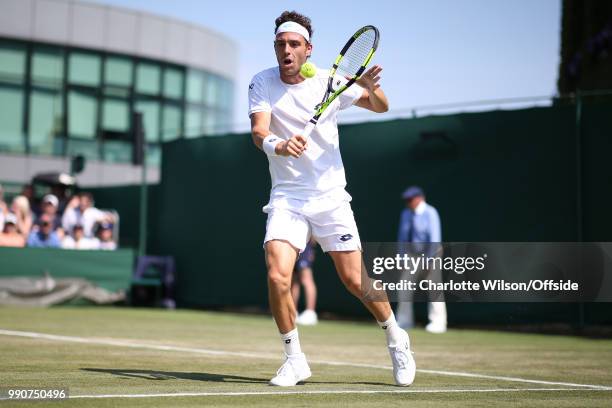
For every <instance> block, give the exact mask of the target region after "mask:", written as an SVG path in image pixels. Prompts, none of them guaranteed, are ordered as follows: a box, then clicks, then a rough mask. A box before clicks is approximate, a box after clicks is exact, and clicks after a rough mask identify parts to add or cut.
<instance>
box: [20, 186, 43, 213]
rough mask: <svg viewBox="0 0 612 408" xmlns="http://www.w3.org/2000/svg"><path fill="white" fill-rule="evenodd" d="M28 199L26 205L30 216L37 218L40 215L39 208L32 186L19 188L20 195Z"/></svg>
mask: <svg viewBox="0 0 612 408" xmlns="http://www.w3.org/2000/svg"><path fill="white" fill-rule="evenodd" d="M20 195H22V196H24V197H25V198H27V199H28V204H29V207H30V211H31V212H32V214H34V215H35V216H37V217H38V215H40V206H39V205H38V201H37V200H36V197H35V194H34V186H33V185H32V184H24V185H23V187H22V188H21V194H20Z"/></svg>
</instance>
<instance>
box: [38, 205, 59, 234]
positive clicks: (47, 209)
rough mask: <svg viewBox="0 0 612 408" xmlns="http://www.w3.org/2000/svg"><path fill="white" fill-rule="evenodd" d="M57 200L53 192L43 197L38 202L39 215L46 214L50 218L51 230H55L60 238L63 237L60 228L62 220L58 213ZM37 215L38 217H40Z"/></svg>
mask: <svg viewBox="0 0 612 408" xmlns="http://www.w3.org/2000/svg"><path fill="white" fill-rule="evenodd" d="M58 205H59V201H58V199H57V197H56V196H54V195H53V194H47V195H46V196H44V197H43V199H42V201H41V203H40V215H42V214H47V215H48V216H49V217H50V218H51V224H52V225H53V231H55V232H56V233H57V235H58V237H59V238H60V239H62V238H64V230H63V229H62V220H61V218H60V216H59V214H58ZM40 215H39V218H40Z"/></svg>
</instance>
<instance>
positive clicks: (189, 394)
mask: <svg viewBox="0 0 612 408" xmlns="http://www.w3.org/2000/svg"><path fill="white" fill-rule="evenodd" d="M540 391H548V392H551V391H610V390H605V389H593V390H591V389H586V388H578V389H576V388H491V389H474V390H470V389H465V390H462V389H457V390H451V389H448V390H444V389H440V390H435V389H432V390H415V389H407V390H308V391H259V392H258V391H246V392H176V393H159V394H99V395H70V396H69V398H70V399H73V398H159V397H236V396H238V397H241V396H247V395H296V394H297V395H325V394H447V393H449V394H457V393H470V392H474V393H487V392H540Z"/></svg>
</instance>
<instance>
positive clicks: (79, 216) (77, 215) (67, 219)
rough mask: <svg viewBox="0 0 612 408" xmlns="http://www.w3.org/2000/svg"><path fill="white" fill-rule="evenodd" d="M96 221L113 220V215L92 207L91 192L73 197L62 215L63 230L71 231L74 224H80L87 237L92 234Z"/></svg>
mask: <svg viewBox="0 0 612 408" xmlns="http://www.w3.org/2000/svg"><path fill="white" fill-rule="evenodd" d="M96 222H110V223H113V222H115V219H114V216H113V215H112V214H108V213H106V212H104V211H101V210H99V209H97V208H96V207H94V201H93V196H92V195H91V193H87V192H83V193H79V194H78V195H77V196H75V197H73V198H72V199H71V200H70V202H69V203H68V205H67V206H66V211H64V216H63V217H62V227H63V228H64V231H72V229H73V228H74V226H75V225H77V224H81V225H82V226H83V232H84V233H85V236H86V237H87V238H92V237H93V235H94V231H93V227H94V225H95V224H96Z"/></svg>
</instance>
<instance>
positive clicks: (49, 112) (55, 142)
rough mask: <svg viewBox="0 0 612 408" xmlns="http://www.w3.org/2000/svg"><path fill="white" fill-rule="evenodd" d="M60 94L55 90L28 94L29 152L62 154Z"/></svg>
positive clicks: (36, 91) (34, 91)
mask: <svg viewBox="0 0 612 408" xmlns="http://www.w3.org/2000/svg"><path fill="white" fill-rule="evenodd" d="M62 117H63V115H62V94H61V92H59V91H56V90H51V89H50V90H32V93H31V94H30V117H29V130H30V140H29V142H30V151H31V152H32V153H37V154H49V155H51V154H56V155H59V154H62V150H63V145H62V143H63V138H62V137H61V136H62Z"/></svg>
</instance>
